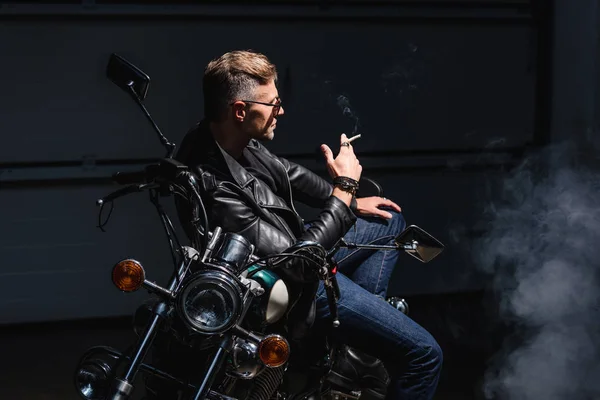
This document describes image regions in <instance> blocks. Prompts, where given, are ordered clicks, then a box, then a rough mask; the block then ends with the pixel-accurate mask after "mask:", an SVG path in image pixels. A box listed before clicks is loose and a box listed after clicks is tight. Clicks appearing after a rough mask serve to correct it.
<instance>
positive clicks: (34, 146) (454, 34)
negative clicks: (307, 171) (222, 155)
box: [0, 21, 535, 162]
mask: <svg viewBox="0 0 600 400" xmlns="http://www.w3.org/2000/svg"><path fill="white" fill-rule="evenodd" d="M0 33H1V35H0V52H1V53H2V54H3V58H4V59H5V60H9V62H3V63H2V64H1V66H0V88H1V90H2V92H3V93H4V94H5V95H3V96H1V97H0V108H1V109H2V113H1V118H0V131H1V132H3V133H4V134H3V137H4V138H5V143H4V145H3V146H2V148H0V160H2V161H3V162H17V161H42V160H72V159H79V158H81V157H84V156H90V155H91V156H94V157H96V158H99V159H112V158H143V157H154V156H156V155H157V154H159V153H160V152H161V150H160V147H159V146H158V143H157V142H156V141H155V140H154V137H153V136H152V132H151V130H150V129H149V125H148V124H147V122H146V121H145V119H144V117H143V116H142V114H141V113H140V112H139V110H137V109H136V106H135V104H133V102H132V101H131V100H130V99H129V98H128V97H127V95H126V94H124V93H121V92H120V91H119V90H118V89H117V88H116V87H115V86H113V85H112V84H111V83H110V82H109V81H108V80H107V79H105V78H104V68H105V65H106V62H107V59H108V56H109V54H110V53H111V52H117V53H120V54H122V55H123V56H125V57H126V58H128V59H130V60H131V61H132V62H134V63H135V64H137V65H138V66H139V67H141V68H142V69H143V70H144V71H146V72H147V73H148V74H149V75H150V76H151V78H152V79H153V83H152V87H151V89H150V94H149V98H148V101H147V104H148V107H149V109H150V111H151V112H152V114H153V115H154V116H155V118H156V120H157V122H158V123H159V125H160V126H161V127H162V128H163V130H164V132H165V133H166V134H167V135H169V136H170V137H171V138H173V139H176V140H179V139H180V138H181V137H182V136H183V134H184V133H185V131H186V130H187V128H188V127H189V126H190V125H191V124H192V123H193V122H194V121H195V120H196V119H198V118H199V117H200V116H201V113H202V111H201V110H202V101H201V96H200V88H201V85H200V81H201V73H202V68H203V66H204V65H205V64H206V62H207V61H208V60H209V59H210V58H211V57H213V56H215V55H218V54H220V53H222V52H223V51H226V50H230V49H235V48H255V49H257V50H260V51H263V52H265V53H267V54H268V55H269V56H270V57H271V58H272V59H273V61H275V62H276V63H277V64H278V66H279V69H280V73H281V77H282V95H283V96H284V101H286V104H287V105H288V108H287V115H286V116H285V117H282V118H281V123H280V124H279V129H278V140H277V141H275V142H274V143H273V148H274V149H276V150H278V151H281V150H286V151H294V152H310V151H313V150H314V148H315V146H316V145H318V144H319V143H320V142H321V141H322V140H331V141H335V140H336V138H337V137H338V134H339V132H341V131H347V132H350V131H352V130H354V127H355V122H356V120H355V117H356V118H358V123H359V127H360V130H361V132H363V133H365V139H364V142H363V146H364V149H367V150H378V149H412V148H463V147H483V146H486V145H488V144H489V143H490V142H492V141H494V140H500V141H501V142H502V143H503V144H504V145H507V146H511V145H520V144H523V143H524V142H527V141H529V140H530V139H531V132H532V123H533V122H532V115H533V112H532V110H533V84H534V76H533V74H532V72H531V65H530V64H531V57H532V54H533V53H532V52H533V51H534V48H535V42H534V41H533V40H532V36H531V28H529V27H528V26H527V25H515V26H489V27H484V26H471V27H469V26H456V25H399V24H392V23H378V24H367V23H362V24H353V25H351V24H342V23H320V22H298V23H293V22H292V23H290V22H287V23H277V22H269V23H268V24H267V23H258V22H235V23H234V22H223V23H211V22H201V23H200V22H189V21H165V22H156V21H110V22H106V21H104V22H99V21H86V22H76V21H65V22H63V23H62V24H58V23H53V22H35V23H28V22H18V23H17V22H15V23H9V22H6V21H4V22H2V23H1V24H0ZM212 38H219V39H218V40H213V39H212ZM265 38H269V39H268V40H265ZM285 82H288V83H289V84H287V86H286V85H285V84H284V83H285ZM284 86H285V87H284ZM284 89H289V90H284ZM340 95H344V96H346V97H347V99H348V100H349V103H350V105H351V107H350V108H351V111H352V113H353V115H352V117H350V116H344V115H343V114H342V109H341V108H340V107H339V106H338V104H337V101H336V99H337V98H338V96H340Z"/></svg>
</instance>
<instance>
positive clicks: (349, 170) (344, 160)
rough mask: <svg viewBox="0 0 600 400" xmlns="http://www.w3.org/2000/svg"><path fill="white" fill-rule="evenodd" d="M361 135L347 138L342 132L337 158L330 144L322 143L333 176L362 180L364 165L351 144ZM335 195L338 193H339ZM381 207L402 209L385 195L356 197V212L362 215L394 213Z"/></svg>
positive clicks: (376, 215) (382, 216)
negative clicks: (334, 156)
mask: <svg viewBox="0 0 600 400" xmlns="http://www.w3.org/2000/svg"><path fill="white" fill-rule="evenodd" d="M360 137H361V135H356V136H352V137H351V138H347V137H346V135H345V134H342V135H341V137H340V152H339V154H338V156H337V157H336V158H335V159H334V158H333V152H332V151H331V149H330V148H329V146H327V145H326V144H322V145H321V151H322V152H323V155H324V156H325V160H326V161H327V170H328V171H329V175H330V176H331V177H332V178H336V177H338V176H345V177H348V178H352V179H354V180H355V181H359V180H360V175H361V173H362V166H361V165H360V163H359V161H358V158H356V155H355V154H354V149H353V147H352V145H351V144H350V143H352V142H353V141H354V140H356V139H359V138H360ZM336 190H337V188H336V189H334V192H335V191H336ZM338 193H339V192H338ZM334 195H337V193H335V194H334ZM338 197H339V196H338ZM343 200H345V202H346V204H349V202H348V201H346V200H347V199H346V198H343ZM381 208H390V209H392V210H394V211H397V212H401V211H402V209H401V208H400V206H399V205H398V204H396V203H394V202H393V201H391V200H388V199H386V198H384V197H378V196H373V197H362V198H357V199H356V214H358V215H360V216H362V217H381V218H385V219H389V218H392V214H390V213H389V212H388V211H385V210H383V209H381Z"/></svg>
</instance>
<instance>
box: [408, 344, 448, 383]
mask: <svg viewBox="0 0 600 400" xmlns="http://www.w3.org/2000/svg"><path fill="white" fill-rule="evenodd" d="M419 347H420V351H419V352H418V356H417V357H416V358H415V359H414V360H413V362H412V363H413V365H414V364H416V365H415V366H417V368H418V369H421V370H423V371H424V372H425V371H426V372H429V373H430V374H431V375H432V376H437V375H438V374H439V372H440V371H441V369H442V363H443V361H444V354H443V351H442V348H441V347H440V345H439V344H438V342H437V341H436V340H435V339H434V338H433V336H431V335H428V338H427V339H426V341H424V342H423V343H422V344H421V345H420V346H419Z"/></svg>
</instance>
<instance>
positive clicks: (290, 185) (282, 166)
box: [275, 158, 302, 220]
mask: <svg viewBox="0 0 600 400" xmlns="http://www.w3.org/2000/svg"><path fill="white" fill-rule="evenodd" d="M275 161H277V162H278V163H279V164H281V168H283V173H284V174H285V179H286V181H287V183H288V189H289V191H290V206H292V210H294V213H295V214H296V215H297V216H298V217H300V214H298V211H296V208H295V207H294V199H293V198H292V183H291V182H290V177H289V176H288V174H287V171H286V170H285V165H283V163H282V162H281V161H279V160H278V159H276V158H275ZM300 220H302V217H300Z"/></svg>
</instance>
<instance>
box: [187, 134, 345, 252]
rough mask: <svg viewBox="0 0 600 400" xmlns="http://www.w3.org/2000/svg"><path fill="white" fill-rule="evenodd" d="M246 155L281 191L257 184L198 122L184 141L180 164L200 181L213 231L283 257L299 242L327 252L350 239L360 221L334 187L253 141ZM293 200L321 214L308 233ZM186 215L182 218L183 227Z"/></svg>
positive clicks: (261, 250) (259, 182)
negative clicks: (346, 237) (316, 245)
mask: <svg viewBox="0 0 600 400" xmlns="http://www.w3.org/2000/svg"><path fill="white" fill-rule="evenodd" d="M244 152H252V154H253V155H254V156H255V157H256V159H258V160H259V161H260V162H261V163H262V164H263V165H264V166H265V167H266V168H267V169H268V170H269V171H270V172H271V175H272V177H273V178H274V179H275V184H276V187H277V191H276V192H273V191H272V190H271V188H270V187H269V186H268V185H266V184H265V183H263V182H262V181H261V180H259V179H256V178H255V177H254V176H252V175H251V174H250V173H248V172H247V171H246V169H244V168H243V167H242V166H241V165H240V164H239V163H238V162H237V161H236V160H235V159H234V158H233V157H231V156H230V155H229V154H228V153H226V152H225V151H223V150H222V149H221V148H220V147H219V146H218V144H217V143H216V142H215V140H214V139H213V138H212V135H211V134H210V132H209V129H208V123H206V122H200V123H199V124H197V125H196V126H195V127H194V128H193V129H192V130H190V131H189V132H188V134H187V135H186V136H185V138H184V140H183V142H182V144H181V147H180V149H179V151H178V153H177V156H176V158H177V160H178V161H180V162H182V163H184V164H186V165H188V166H189V167H191V168H192V170H193V171H194V172H195V173H196V175H197V176H198V177H200V178H201V179H200V180H201V182H202V185H203V188H204V196H203V200H204V201H205V206H206V208H207V214H208V218H209V221H210V225H211V227H214V226H215V225H219V226H221V227H222V228H223V230H224V231H225V232H235V233H238V234H240V235H242V236H244V237H245V238H246V239H248V240H249V241H250V242H251V243H253V244H254V245H255V246H256V249H257V252H258V255H267V254H274V253H278V252H281V251H283V250H285V249H286V248H288V247H289V246H291V245H292V244H294V243H295V242H296V241H298V240H308V241H315V242H318V243H320V244H321V245H322V246H324V247H325V248H326V249H329V248H331V247H333V246H334V245H335V243H336V242H337V241H338V240H339V239H340V238H341V237H342V236H344V235H345V234H346V232H347V231H348V230H349V229H350V227H351V226H352V225H353V224H354V222H355V221H356V217H355V215H354V213H353V212H352V210H351V209H350V208H349V207H348V206H347V205H346V204H345V203H344V202H342V201H341V200H339V199H338V198H337V197H335V196H331V192H332V190H333V188H332V185H331V184H330V183H329V182H327V181H326V180H324V179H323V178H321V177H320V176H318V175H316V174H315V173H313V172H311V171H310V170H308V169H306V168H304V167H302V166H300V165H298V164H295V163H293V162H290V161H288V160H286V159H284V158H280V157H277V156H275V155H274V154H272V153H270V152H269V151H268V150H267V149H266V148H264V147H263V146H261V145H260V144H259V143H258V142H257V141H255V140H252V141H251V142H250V143H249V144H248V146H247V147H246V149H244ZM292 199H295V200H298V201H300V202H302V203H305V204H307V205H309V206H311V207H316V208H320V209H321V212H320V214H319V216H318V218H317V219H316V220H312V221H311V226H310V228H308V229H306V230H305V229H304V223H303V220H302V218H301V217H300V216H299V215H298V213H297V212H296V210H295V209H294V205H293V201H292ZM186 218H189V217H187V216H186V215H184V214H181V213H180V219H181V221H182V223H184V224H185V222H186Z"/></svg>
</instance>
